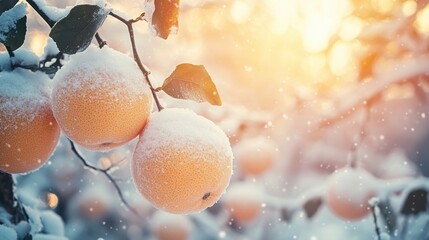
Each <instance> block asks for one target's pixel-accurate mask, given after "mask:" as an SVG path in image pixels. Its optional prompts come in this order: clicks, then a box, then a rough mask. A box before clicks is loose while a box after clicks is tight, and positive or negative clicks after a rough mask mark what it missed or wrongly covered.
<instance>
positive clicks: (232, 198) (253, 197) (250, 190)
mask: <svg viewBox="0 0 429 240" xmlns="http://www.w3.org/2000/svg"><path fill="white" fill-rule="evenodd" d="M263 201H264V192H263V191H262V189H261V188H260V187H259V186H257V185H256V184H253V183H250V182H237V183H234V184H231V185H230V186H229V187H228V189H227V190H226V193H225V196H224V197H222V202H228V203H234V204H253V203H256V204H262V203H263Z"/></svg>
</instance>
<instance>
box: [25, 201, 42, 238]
mask: <svg viewBox="0 0 429 240" xmlns="http://www.w3.org/2000/svg"><path fill="white" fill-rule="evenodd" d="M24 209H25V212H26V213H27V215H28V221H29V222H30V225H31V230H30V234H34V233H38V232H40V231H41V230H42V229H43V224H42V221H41V219H40V212H39V211H38V210H36V209H33V208H30V207H27V206H25V205H24Z"/></svg>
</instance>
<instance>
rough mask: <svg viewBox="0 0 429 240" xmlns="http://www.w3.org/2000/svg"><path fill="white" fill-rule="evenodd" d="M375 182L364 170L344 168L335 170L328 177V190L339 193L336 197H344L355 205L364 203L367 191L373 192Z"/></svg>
mask: <svg viewBox="0 0 429 240" xmlns="http://www.w3.org/2000/svg"><path fill="white" fill-rule="evenodd" d="M376 184H377V182H376V181H375V178H374V177H373V176H372V175H370V174H369V173H368V172H367V171H366V170H364V169H360V168H356V169H353V168H344V169H340V170H338V171H336V172H335V173H334V174H332V175H331V176H330V178H329V183H328V186H329V191H330V192H332V193H339V195H338V196H336V197H338V198H342V199H346V200H347V201H348V202H350V203H356V204H357V205H359V204H362V203H365V202H366V200H367V198H368V193H371V192H374V191H375V189H376Z"/></svg>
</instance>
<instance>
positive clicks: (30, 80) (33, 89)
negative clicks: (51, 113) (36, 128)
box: [0, 69, 51, 129]
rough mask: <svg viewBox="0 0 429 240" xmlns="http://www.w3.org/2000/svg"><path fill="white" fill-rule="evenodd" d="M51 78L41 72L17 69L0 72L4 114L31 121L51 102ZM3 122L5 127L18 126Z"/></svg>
mask: <svg viewBox="0 0 429 240" xmlns="http://www.w3.org/2000/svg"><path fill="white" fill-rule="evenodd" d="M50 92H51V86H50V82H49V78H48V77H47V76H46V75H45V74H43V73H40V72H31V71H28V70H24V69H16V70H14V71H13V72H0V112H1V114H2V116H6V117H7V116H9V117H13V118H21V119H24V120H25V121H27V122H31V121H32V120H33V119H34V118H35V117H36V116H37V114H38V113H39V112H40V111H44V109H45V108H46V107H49V104H50ZM5 124H6V123H2V125H1V127H2V128H3V129H6V128H10V127H17V126H15V125H14V124H15V123H9V124H6V125H5Z"/></svg>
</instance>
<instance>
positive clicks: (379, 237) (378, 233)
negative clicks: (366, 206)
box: [370, 201, 381, 240]
mask: <svg viewBox="0 0 429 240" xmlns="http://www.w3.org/2000/svg"><path fill="white" fill-rule="evenodd" d="M377 204H378V203H377V202H376V201H375V202H374V203H372V204H370V207H371V213H372V218H373V219H374V226H375V233H376V234H377V238H378V240H381V235H380V228H379V227H378V222H377V214H376V213H375V208H376V207H377Z"/></svg>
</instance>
